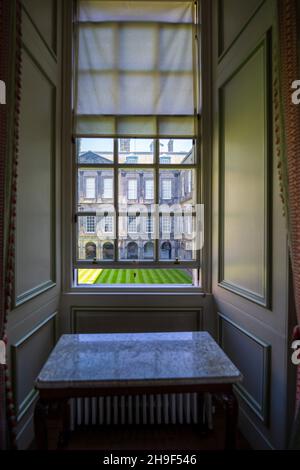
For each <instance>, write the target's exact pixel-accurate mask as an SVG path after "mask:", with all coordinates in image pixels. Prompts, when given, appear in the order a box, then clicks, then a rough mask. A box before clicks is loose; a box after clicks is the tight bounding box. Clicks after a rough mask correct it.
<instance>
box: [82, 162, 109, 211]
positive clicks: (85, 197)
mask: <svg viewBox="0 0 300 470" xmlns="http://www.w3.org/2000/svg"><path fill="white" fill-rule="evenodd" d="M113 175H114V173H113V170H111V169H99V168H90V167H89V168H79V169H78V212H102V211H107V210H110V206H111V205H113V203H114V194H113V193H114V177H113ZM107 206H108V207H109V208H107Z"/></svg>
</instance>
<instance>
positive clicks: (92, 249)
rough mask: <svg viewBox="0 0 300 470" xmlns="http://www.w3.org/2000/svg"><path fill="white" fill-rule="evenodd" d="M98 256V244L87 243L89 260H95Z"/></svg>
mask: <svg viewBox="0 0 300 470" xmlns="http://www.w3.org/2000/svg"><path fill="white" fill-rule="evenodd" d="M96 256H97V248H96V244H95V243H93V242H89V243H87V244H86V245H85V257H86V259H87V260H94V259H96Z"/></svg>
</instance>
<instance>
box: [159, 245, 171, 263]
mask: <svg viewBox="0 0 300 470" xmlns="http://www.w3.org/2000/svg"><path fill="white" fill-rule="evenodd" d="M160 256H161V259H166V260H167V259H171V258H172V246H171V243H170V242H164V243H163V244H162V245H161V250H160Z"/></svg>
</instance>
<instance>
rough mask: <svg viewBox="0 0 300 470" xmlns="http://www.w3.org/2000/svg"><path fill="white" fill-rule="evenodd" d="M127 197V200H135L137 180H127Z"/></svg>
mask: <svg viewBox="0 0 300 470" xmlns="http://www.w3.org/2000/svg"><path fill="white" fill-rule="evenodd" d="M127 188H128V189H127V197H128V199H129V200H135V199H137V180H133V179H129V180H128V187H127Z"/></svg>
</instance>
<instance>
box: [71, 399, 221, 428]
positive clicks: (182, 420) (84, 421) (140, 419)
mask: <svg viewBox="0 0 300 470" xmlns="http://www.w3.org/2000/svg"><path fill="white" fill-rule="evenodd" d="M128 424H129V425H130V424H135V425H139V424H143V425H149V424H150V425H151V424H204V425H207V427H208V428H209V429H211V428H212V425H213V422H212V405H211V395H210V394H203V395H202V394H201V395H200V394H197V393H184V394H157V395H132V396H107V397H97V398H73V399H71V400H70V427H71V430H74V429H75V428H77V427H78V426H93V425H128Z"/></svg>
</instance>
